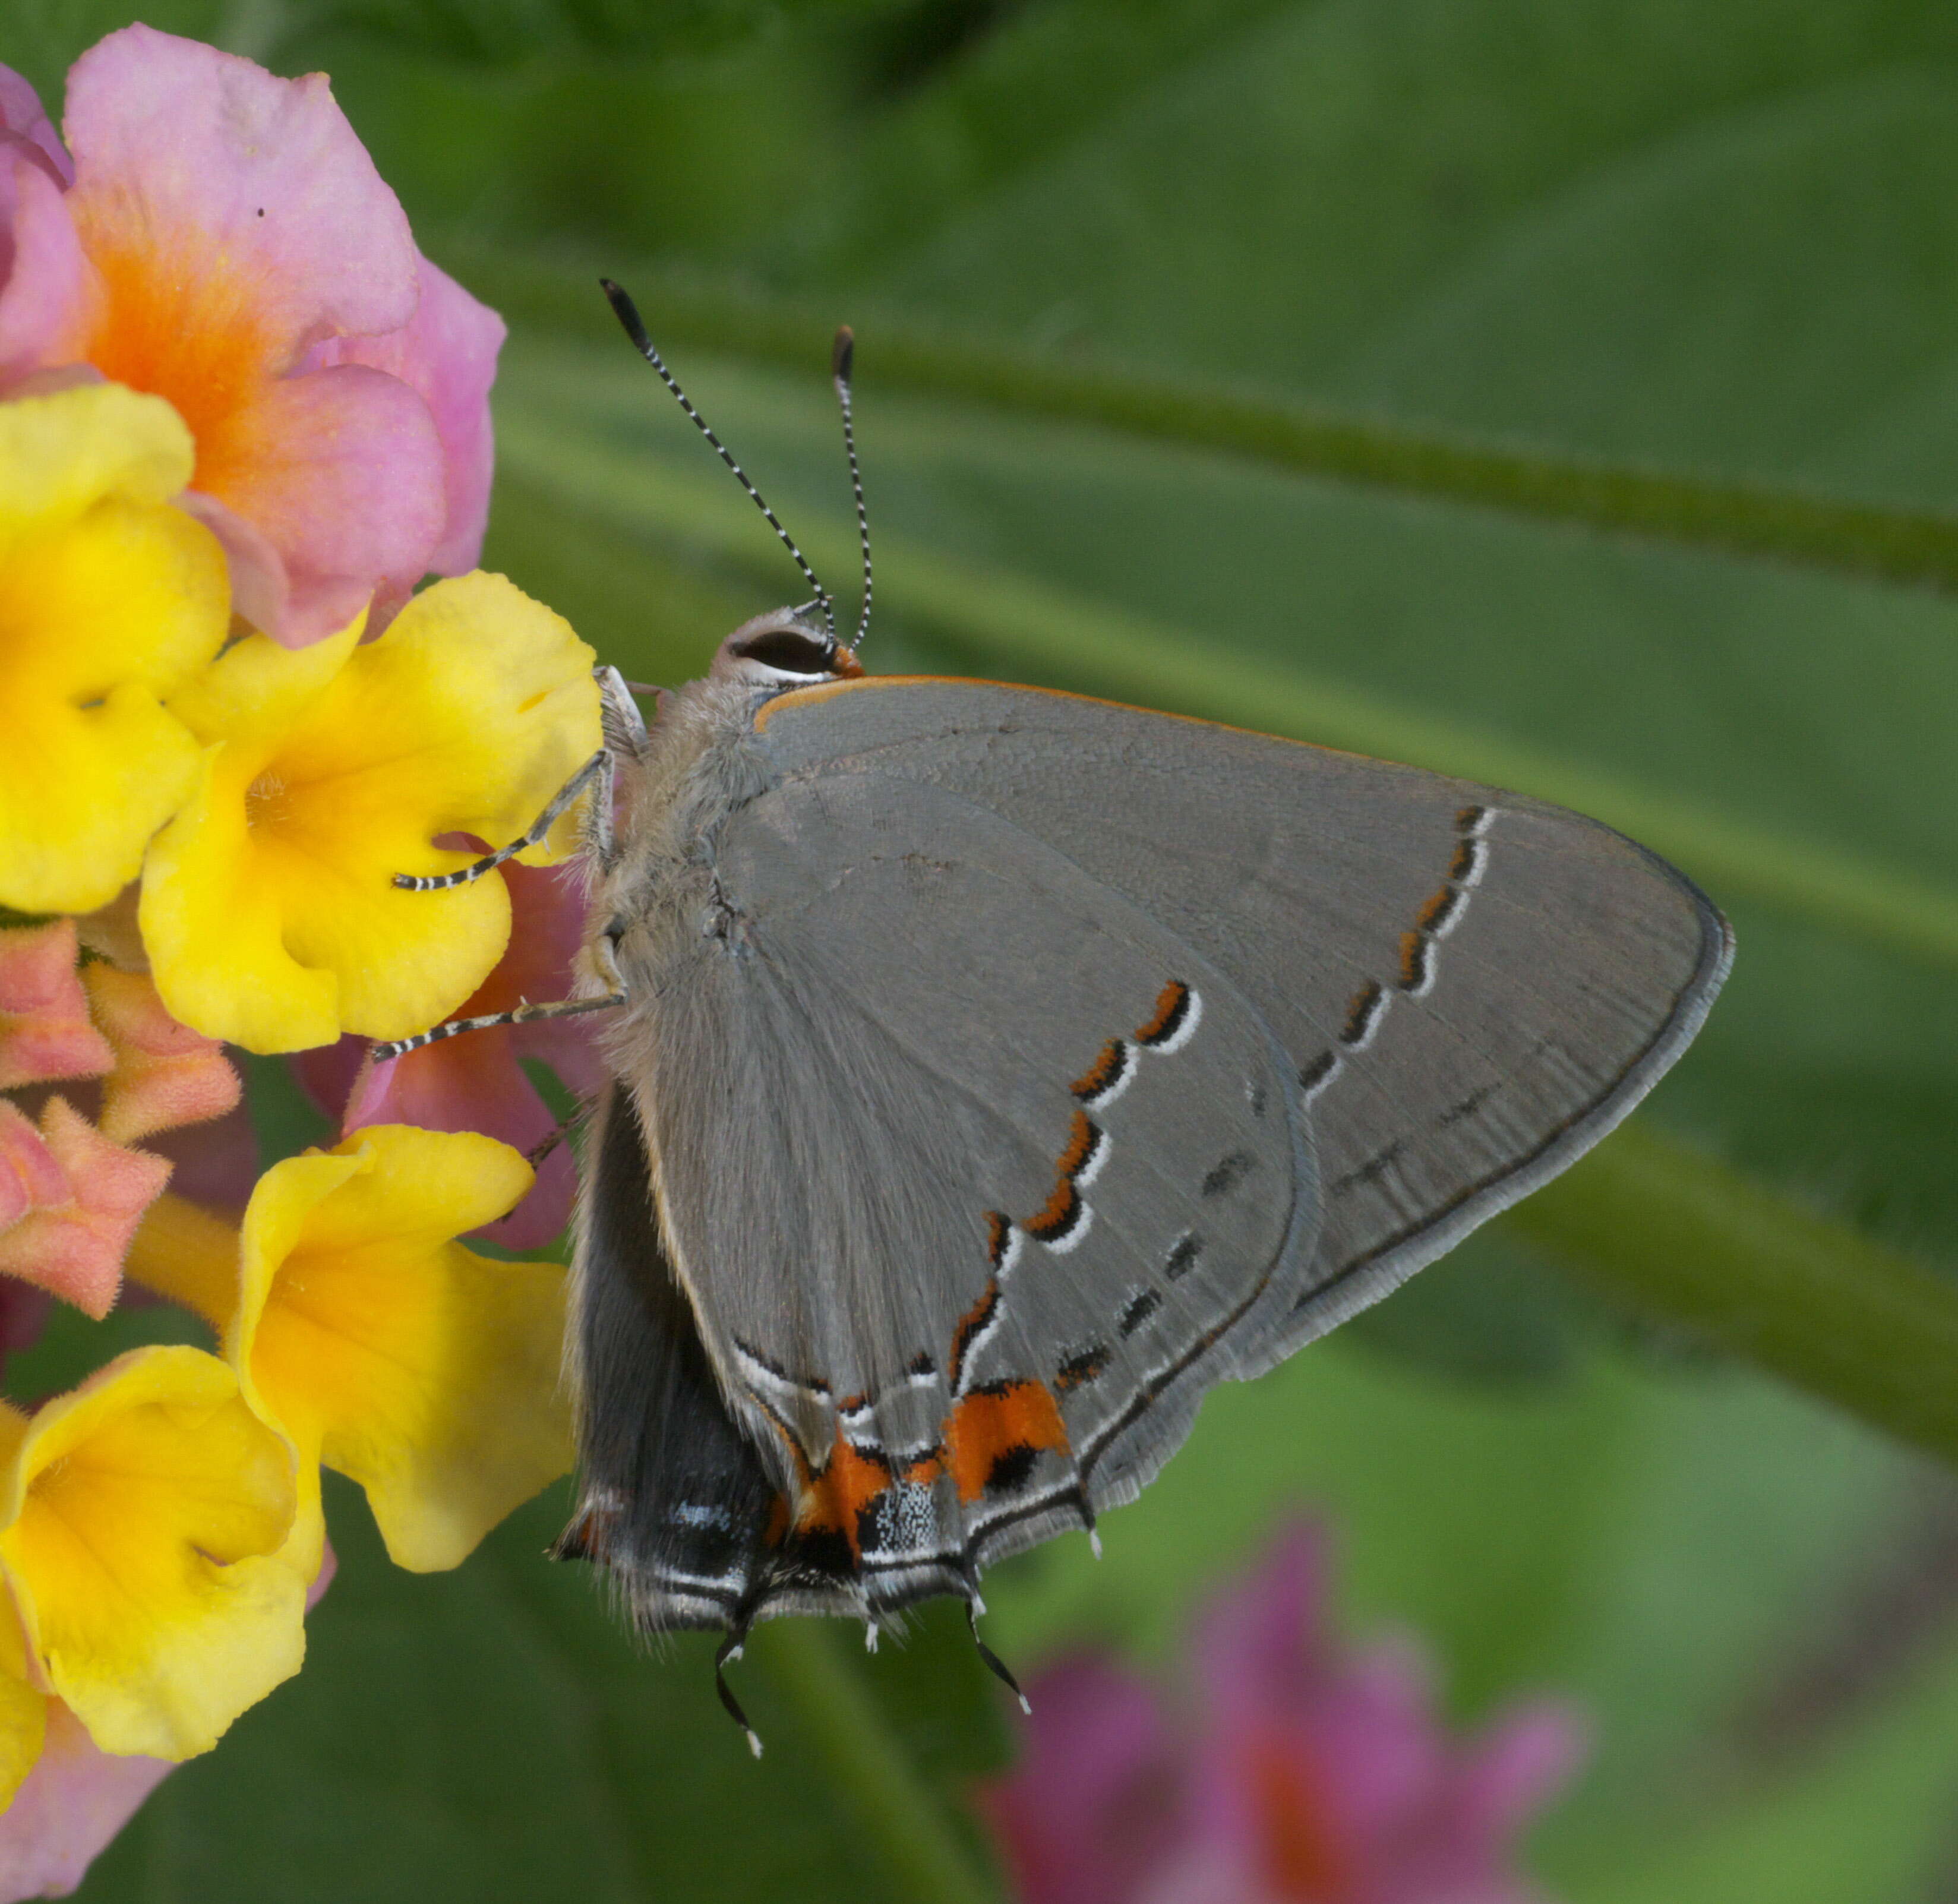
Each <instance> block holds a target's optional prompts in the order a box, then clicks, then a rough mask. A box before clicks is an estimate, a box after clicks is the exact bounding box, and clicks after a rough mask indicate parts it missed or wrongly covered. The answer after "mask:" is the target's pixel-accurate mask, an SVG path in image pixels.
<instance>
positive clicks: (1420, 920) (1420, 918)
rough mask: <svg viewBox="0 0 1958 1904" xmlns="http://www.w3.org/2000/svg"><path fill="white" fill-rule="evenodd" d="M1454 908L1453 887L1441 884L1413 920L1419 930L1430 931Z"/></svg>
mask: <svg viewBox="0 0 1958 1904" xmlns="http://www.w3.org/2000/svg"><path fill="white" fill-rule="evenodd" d="M1454 910H1455V889H1454V888H1453V886H1443V888H1442V889H1441V890H1440V892H1437V893H1436V894H1435V895H1434V897H1433V898H1431V899H1430V900H1429V901H1427V904H1425V905H1424V906H1423V907H1422V908H1421V910H1420V911H1418V913H1416V914H1415V916H1414V922H1415V925H1416V926H1417V927H1419V928H1420V930H1421V931H1423V932H1432V931H1434V929H1435V927H1437V926H1438V925H1440V923H1441V922H1442V921H1443V920H1444V919H1446V917H1448V915H1449V914H1450V913H1451V912H1453V911H1454Z"/></svg>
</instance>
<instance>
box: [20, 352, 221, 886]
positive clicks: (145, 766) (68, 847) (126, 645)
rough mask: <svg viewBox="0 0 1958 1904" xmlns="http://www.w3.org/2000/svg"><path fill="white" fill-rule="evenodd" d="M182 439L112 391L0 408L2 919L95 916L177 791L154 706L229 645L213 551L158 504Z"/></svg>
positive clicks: (186, 521)
mask: <svg viewBox="0 0 1958 1904" xmlns="http://www.w3.org/2000/svg"><path fill="white" fill-rule="evenodd" d="M190 467H191V448H190V436H189V432H188V431H187V430H185V428H184V426H183V424H182V421H181V420H179V418H178V417H177V414H176V412H175V411H174V410H172V409H171V408H170V405H169V404H166V403H164V402H163V401H161V400H160V398H154V397H146V396H141V395H138V394H137V393H136V392H135V391H129V390H125V389H122V388H120V387H119V386H118V385H113V384H97V385H89V386H87V387H84V388H78V389H71V390H65V391H60V392H59V393H58V394H54V395H51V396H46V397H35V398H21V399H19V400H17V401H14V402H11V403H5V404H0V732H4V733H5V734H6V736H7V745H6V747H5V749H4V750H0V903H4V904H8V905H11V906H14V907H16V908H19V909H21V910H22V911H36V912H81V911H90V910H92V909H93V908H96V907H97V906H101V905H106V904H107V903H108V902H109V901H110V900H111V899H112V898H114V897H115V896H116V893H117V892H119V890H120V889H122V887H123V886H124V885H126V884H127V883H128V881H129V880H130V879H132V878H133V877H134V876H135V873H136V871H137V869H138V866H141V863H142V857H143V851H144V846H145V845H146V844H147V841H148V840H149V838H150V835H151V834H152V833H154V832H155V831H156V829H157V828H158V827H159V826H160V825H162V824H163V822H164V821H165V820H166V819H168V818H169V817H170V814H171V813H173V811H174V810H175V809H176V806H177V804H178V803H179V801H181V800H182V798H183V797H184V795H185V793H186V792H187V791H188V790H189V786H190V784H191V781H192V776H193V775H194V774H195V768H196V762H197V749H196V746H195V742H194V741H193V740H192V737H191V736H190V734H189V732H188V731H187V730H185V727H184V725H183V724H182V721H179V720H178V719H177V718H175V717H174V716H173V715H172V714H169V713H167V712H166V711H165V710H164V709H163V706H162V705H161V701H162V699H163V697H164V696H165V695H167V694H168V693H169V692H170V690H171V689H173V688H174V687H176V686H177V684H178V683H179V682H181V681H182V680H184V679H185V678H186V677H187V676H189V675H191V674H192V673H194V672H195V670H198V668H200V667H202V666H204V664H205V663H206V662H208V661H209V660H210V658H211V656H212V655H213V654H215V653H216V652H217V648H218V646H219V645H220V643H221V642H223V638H224V635H225V632H226V629H227V626H229V623H230V591H229V584H228V582H227V577H226V572H225V565H224V557H223V552H222V551H221V550H220V548H219V546H218V545H217V540H216V538H215V537H213V536H212V535H211V533H210V531H208V530H207V529H205V528H204V527H202V526H201V524H198V523H196V522H195V521H192V519H191V518H190V517H189V516H188V515H185V514H184V513H183V512H182V510H180V509H176V508H171V507H170V506H169V504H168V498H169V497H170V496H173V495H175V494H176V493H178V492H179V490H181V489H182V486H183V485H184V483H185V482H186V481H188V480H189V473H190Z"/></svg>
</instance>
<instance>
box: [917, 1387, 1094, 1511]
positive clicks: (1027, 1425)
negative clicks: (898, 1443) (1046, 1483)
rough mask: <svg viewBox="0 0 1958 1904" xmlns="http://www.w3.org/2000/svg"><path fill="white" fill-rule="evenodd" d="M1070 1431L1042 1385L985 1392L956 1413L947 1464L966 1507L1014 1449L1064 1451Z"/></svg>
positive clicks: (948, 1431)
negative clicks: (966, 1503) (995, 1464)
mask: <svg viewBox="0 0 1958 1904" xmlns="http://www.w3.org/2000/svg"><path fill="white" fill-rule="evenodd" d="M1066 1446H1067V1429H1066V1426H1065V1424H1063V1422H1062V1421H1061V1418H1060V1405H1059V1404H1058V1403H1057V1402H1056V1401H1055V1400H1054V1399H1053V1391H1052V1390H1051V1389H1049V1388H1048V1386H1047V1384H1046V1383H1044V1382H1014V1383H1009V1384H1008V1385H1007V1386H1005V1387H1003V1388H998V1389H980V1390H979V1391H977V1392H976V1393H974V1394H972V1395H968V1396H967V1397H966V1398H965V1400H964V1401H962V1402H960V1403H959V1405H958V1407H956V1408H954V1409H953V1410H952V1413H951V1415H949V1417H948V1418H946V1424H945V1447H946V1463H947V1465H948V1466H949V1468H950V1469H951V1472H952V1480H953V1481H954V1483H955V1484H956V1485H957V1487H958V1498H959V1499H960V1500H963V1501H974V1500H977V1499H978V1498H979V1497H980V1496H981V1495H982V1494H984V1493H985V1491H986V1483H987V1479H988V1478H989V1477H990V1475H991V1474H992V1472H993V1464H994V1463H995V1462H997V1461H998V1460H999V1459H1000V1456H1003V1455H1006V1454H1009V1453H1012V1451H1013V1450H1014V1449H1016V1448H1028V1449H1032V1450H1033V1451H1034V1453H1040V1452H1041V1450H1042V1449H1047V1448H1057V1449H1063V1450H1065V1449H1066Z"/></svg>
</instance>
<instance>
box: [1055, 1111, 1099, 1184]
mask: <svg viewBox="0 0 1958 1904" xmlns="http://www.w3.org/2000/svg"><path fill="white" fill-rule="evenodd" d="M1099 1142H1101V1132H1099V1131H1098V1130H1097V1129H1095V1126H1093V1125H1092V1124H1091V1123H1089V1122H1088V1114H1087V1112H1086V1111H1085V1110H1077V1111H1076V1113H1075V1114H1074V1123H1073V1126H1072V1129H1070V1130H1069V1133H1068V1137H1067V1148H1066V1149H1065V1150H1064V1151H1063V1152H1061V1153H1060V1174H1061V1175H1062V1176H1063V1177H1070V1178H1071V1177H1073V1176H1074V1175H1075V1174H1076V1172H1077V1171H1079V1170H1080V1168H1081V1167H1082V1165H1083V1164H1085V1163H1086V1162H1087V1161H1088V1158H1091V1157H1092V1156H1093V1155H1095V1145H1097V1144H1098V1143H1099Z"/></svg>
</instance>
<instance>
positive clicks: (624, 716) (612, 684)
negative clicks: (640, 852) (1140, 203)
mask: <svg viewBox="0 0 1958 1904" xmlns="http://www.w3.org/2000/svg"><path fill="white" fill-rule="evenodd" d="M592 673H593V675H594V677H595V678H596V680H597V683H598V692H599V697H600V710H599V713H600V721H601V722H602V724H603V726H604V735H605V742H606V744H605V745H604V746H602V747H600V749H598V751H597V752H596V753H595V754H594V755H593V756H591V759H589V760H588V761H587V762H585V765H583V766H581V768H578V771H577V772H576V773H575V774H573V775H572V777H571V778H570V779H569V780H568V781H566V782H565V784H563V785H562V787H559V789H558V790H557V794H556V797H554V798H553V800H552V801H551V803H550V805H549V806H547V807H546V808H545V809H544V810H543V812H542V813H540V814H539V815H538V816H537V818H536V819H534V821H532V822H531V825H530V827H529V828H528V830H527V831H526V832H524V835H523V836H522V837H521V838H518V839H515V840H512V841H511V842H510V844H509V845H508V846H505V847H499V848H498V849H497V851H495V852H494V853H486V854H484V855H483V857H482V858H481V859H480V860H474V861H472V862H471V863H470V864H469V865H467V866H462V867H460V868H458V870H456V871H455V872H454V873H421V874H417V873H396V874H395V875H394V884H395V885H397V886H398V887H399V888H401V890H402V891H403V892H445V891H447V890H448V888H449V887H451V886H466V885H473V884H474V882H476V881H477V880H478V879H482V878H483V876H485V875H486V874H488V873H493V872H495V871H496V869H497V867H499V866H501V865H502V863H504V861H505V860H513V859H515V857H517V855H518V854H519V853H521V852H523V851H524V850H525V849H526V848H527V847H533V846H535V845H536V844H537V843H538V842H539V841H541V840H542V839H543V838H545V836H546V835H547V834H549V832H550V830H551V828H553V826H555V825H556V824H557V823H558V822H559V820H560V819H562V818H563V817H564V816H565V815H566V813H568V812H569V810H570V809H571V807H572V805H573V804H574V803H575V802H576V801H577V800H578V798H579V797H580V796H581V794H584V793H585V790H587V789H588V788H591V789H592V790H593V797H592V801H591V811H590V813H589V814H588V816H587V818H586V821H585V848H586V850H587V851H589V852H591V854H593V855H594V857H596V858H597V860H598V863H599V864H600V866H610V865H611V863H612V861H613V857H614V851H615V849H614V847H613V838H612V780H613V763H614V759H615V756H616V752H619V751H623V752H628V753H632V754H637V753H638V752H639V751H640V750H641V749H642V748H644V746H645V744H646V724H645V721H643V720H642V718H640V714H639V709H638V704H637V703H636V702H635V701H634V700H633V699H632V689H631V688H630V686H628V684H627V683H626V678H625V676H623V675H622V674H621V673H619V670H617V669H616V668H615V667H599V668H594V669H593V670H592Z"/></svg>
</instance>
